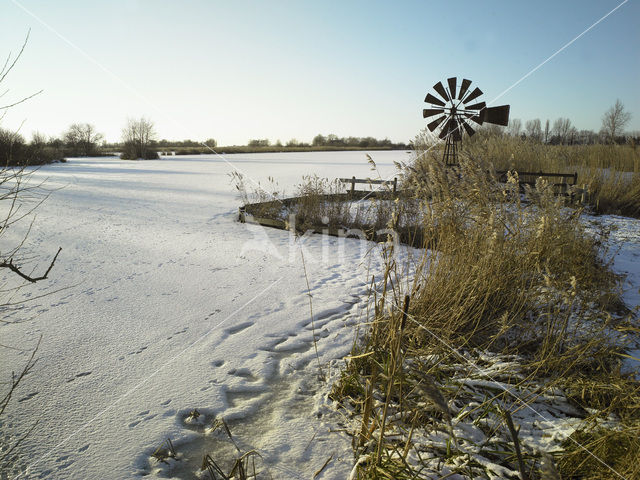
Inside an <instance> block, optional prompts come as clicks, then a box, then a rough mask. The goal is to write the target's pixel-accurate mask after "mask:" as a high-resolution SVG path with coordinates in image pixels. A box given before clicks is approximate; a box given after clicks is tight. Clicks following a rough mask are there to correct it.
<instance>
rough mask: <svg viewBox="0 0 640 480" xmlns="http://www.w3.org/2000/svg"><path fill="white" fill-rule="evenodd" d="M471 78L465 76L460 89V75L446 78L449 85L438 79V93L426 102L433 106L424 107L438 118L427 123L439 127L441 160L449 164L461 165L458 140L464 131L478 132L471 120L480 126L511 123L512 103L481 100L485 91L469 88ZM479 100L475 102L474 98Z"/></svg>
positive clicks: (426, 115)
mask: <svg viewBox="0 0 640 480" xmlns="http://www.w3.org/2000/svg"><path fill="white" fill-rule="evenodd" d="M471 83H472V82H471V80H467V79H466V78H464V79H463V80H462V82H461V84H460V89H459V90H458V88H457V87H458V85H457V84H458V81H457V77H451V78H448V79H447V86H446V87H445V86H444V85H443V84H442V82H438V83H436V84H435V85H434V86H433V89H434V91H435V93H437V94H438V96H436V95H433V94H431V93H427V96H426V97H425V99H424V101H425V103H429V104H431V108H425V109H424V110H422V117H423V118H429V117H433V116H436V115H439V116H438V118H436V119H435V120H433V121H431V122H430V123H429V124H427V128H428V129H429V131H431V132H433V131H434V130H436V129H437V128H440V134H439V135H438V137H439V138H441V139H445V147H444V153H443V155H442V160H443V161H444V163H445V164H446V165H449V166H451V165H457V164H458V143H460V142H462V135H463V132H466V133H467V135H469V136H472V135H473V134H474V133H476V132H475V130H474V129H473V127H472V126H471V125H470V122H469V121H472V122H474V123H476V124H478V125H483V124H485V123H491V124H494V125H503V126H507V125H508V124H509V105H501V106H498V107H487V104H486V103H485V102H480V101H478V100H477V99H478V97H480V96H481V95H482V90H480V89H479V88H478V87H476V88H474V89H473V90H470V87H471ZM474 100H476V101H475V102H474V103H473V104H471V102H472V101H474Z"/></svg>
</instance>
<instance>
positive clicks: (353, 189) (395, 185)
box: [338, 177, 398, 195]
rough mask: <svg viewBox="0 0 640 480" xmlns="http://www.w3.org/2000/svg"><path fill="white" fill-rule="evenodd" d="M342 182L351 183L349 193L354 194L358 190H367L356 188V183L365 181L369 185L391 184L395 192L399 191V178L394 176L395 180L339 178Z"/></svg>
mask: <svg viewBox="0 0 640 480" xmlns="http://www.w3.org/2000/svg"><path fill="white" fill-rule="evenodd" d="M338 180H339V181H340V182H342V183H347V184H351V188H350V189H349V193H350V194H351V195H354V194H355V193H356V192H363V191H366V190H356V184H360V183H364V184H367V185H383V186H391V187H392V190H393V193H394V194H395V193H396V192H397V191H398V179H397V178H394V179H393V180H371V179H370V178H356V177H351V178H339V179H338Z"/></svg>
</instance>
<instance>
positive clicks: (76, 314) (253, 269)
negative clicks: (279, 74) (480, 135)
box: [0, 152, 408, 479]
mask: <svg viewBox="0 0 640 480" xmlns="http://www.w3.org/2000/svg"><path fill="white" fill-rule="evenodd" d="M372 157H373V158H374V160H375V161H376V162H377V164H378V168H379V170H380V172H381V173H382V174H383V175H392V174H393V172H394V166H393V161H394V160H406V157H408V155H407V154H406V153H405V152H373V153H372ZM225 158H226V159H227V161H228V162H229V163H226V162H225V161H224V160H223V159H222V158H220V157H216V156H195V157H167V158H163V159H161V160H158V161H145V162H131V161H122V160H119V159H116V158H83V159H70V160H69V162H68V163H66V164H54V165H48V166H45V167H43V168H41V169H40V170H39V171H38V172H37V173H35V174H34V178H33V179H32V181H38V180H42V179H45V178H46V179H47V180H46V186H47V188H49V189H56V188H59V187H63V188H61V189H58V190H55V191H53V192H52V193H51V195H50V197H49V198H48V199H47V201H46V202H45V203H44V204H43V205H41V206H40V207H39V208H38V210H37V218H36V220H35V223H34V225H33V228H32V230H31V232H30V234H29V238H28V241H27V244H26V245H25V248H24V252H29V253H31V252H32V253H34V254H37V255H40V261H39V265H38V268H37V269H36V273H38V272H40V270H43V269H44V268H46V266H47V264H48V261H50V258H51V256H52V255H53V254H54V253H55V252H56V250H57V248H58V246H61V247H62V249H63V250H62V252H61V253H60V256H59V257H58V260H57V262H56V264H55V267H54V269H53V270H52V272H51V274H50V279H49V280H46V281H43V282H40V283H37V284H35V285H28V286H26V287H24V288H23V289H21V290H20V292H19V293H18V294H17V295H14V297H13V299H12V300H13V301H14V302H18V301H21V300H24V299H28V298H31V299H32V300H31V301H29V302H27V303H25V304H23V305H21V306H22V308H20V309H18V310H15V311H13V312H4V317H5V318H10V319H12V320H17V319H27V320H26V321H23V322H21V323H18V324H8V325H2V326H1V327H0V332H1V333H0V336H1V341H0V343H1V344H3V345H9V346H13V347H18V348H22V349H24V351H23V352H19V351H16V350H7V349H4V348H3V349H0V355H1V356H2V359H1V361H0V375H1V378H2V380H3V381H5V380H6V379H8V378H10V375H11V372H12V371H14V370H18V369H19V368H20V367H21V366H22V365H23V364H24V362H26V360H27V358H28V355H29V349H30V348H32V347H34V346H35V345H36V343H37V340H38V338H40V336H42V341H41V344H40V348H39V351H38V358H39V360H38V363H37V365H36V367H35V369H34V370H33V372H32V373H31V374H30V375H29V376H28V377H26V378H25V380H24V382H23V384H22V385H20V387H19V389H18V391H17V392H16V395H15V397H14V399H13V401H12V403H11V405H10V407H9V408H8V409H7V411H6V412H5V414H4V415H3V416H2V419H1V420H0V421H1V422H2V425H1V429H2V438H1V439H0V440H1V441H2V443H6V442H8V441H10V440H11V438H13V439H16V438H17V436H19V434H20V433H23V432H25V431H26V429H28V428H30V427H31V426H32V425H33V423H34V422H36V421H37V422H38V425H37V426H36V427H35V429H34V430H33V432H32V433H31V434H30V435H29V437H28V438H27V439H26V440H25V441H24V442H23V444H22V445H21V447H20V449H21V451H23V452H24V455H23V456H22V457H21V459H20V462H19V466H20V468H21V470H22V471H26V472H27V473H26V474H25V475H23V476H20V478H78V479H81V478H82V479H84V478H113V479H119V478H131V477H135V476H137V475H142V474H145V473H149V472H152V470H154V469H155V468H156V467H162V468H166V465H164V464H163V463H159V464H156V462H155V460H151V461H150V455H151V454H152V453H153V451H154V450H155V449H156V448H157V447H159V446H160V444H161V443H162V442H163V441H165V439H166V438H171V440H172V442H173V443H174V445H175V446H176V450H177V451H178V453H179V454H180V455H182V456H183V457H191V460H189V459H188V458H183V461H182V462H181V464H182V465H184V464H187V463H189V462H191V463H189V465H191V466H194V465H195V466H196V467H194V469H195V468H197V466H199V465H200V464H201V462H202V458H203V454H204V453H215V452H213V451H211V448H212V446H211V445H209V444H207V443H206V441H208V440H207V439H206V438H205V437H206V436H205V435H203V433H202V430H203V429H204V427H201V426H198V425H192V424H189V423H188V422H185V418H186V417H187V415H188V413H189V411H191V410H193V409H194V408H196V409H198V411H199V412H200V413H202V414H203V415H204V417H200V419H199V422H202V421H203V418H204V421H205V423H207V424H208V423H209V422H210V421H212V420H213V417H214V416H216V415H219V416H223V417H224V418H226V419H227V420H229V421H231V422H232V423H231V425H230V426H231V429H232V433H235V438H236V441H238V443H240V444H241V446H242V447H243V448H245V449H250V448H255V449H256V450H258V451H259V452H260V453H261V454H262V455H263V457H264V458H265V461H266V462H267V463H268V464H269V465H272V467H271V469H272V471H273V474H274V475H273V476H274V478H309V477H310V475H312V474H313V472H315V471H316V470H318V469H320V467H322V465H323V464H324V463H325V461H326V460H327V459H328V457H329V456H330V455H333V459H332V461H331V462H330V464H329V465H328V466H327V468H326V469H325V470H324V472H323V473H324V475H326V476H325V477H324V478H340V477H343V476H344V473H345V472H347V471H348V469H349V468H350V464H351V463H352V454H351V449H350V443H349V439H348V438H347V437H346V436H345V435H344V434H340V433H329V431H328V426H327V424H323V422H322V420H323V419H324V418H325V417H323V418H322V419H320V420H319V419H318V415H319V414H322V412H323V411H324V410H326V409H325V408H324V407H323V406H322V405H321V402H323V400H321V398H322V396H321V395H320V394H317V393H316V392H317V391H318V390H319V389H320V388H322V383H321V382H319V381H317V380H316V379H317V373H318V367H317V360H316V358H315V349H314V348H313V342H312V339H313V330H312V327H311V323H310V322H311V319H310V311H309V295H308V292H307V286H306V285H307V284H306V280H305V275H304V270H303V264H302V262H301V253H300V252H301V247H302V248H303V249H304V259H305V263H306V268H307V274H308V280H309V285H310V293H311V295H312V302H313V303H312V305H313V311H314V318H315V333H316V336H317V338H318V343H317V347H318V351H319V355H320V360H321V362H326V361H328V360H329V359H331V358H339V357H341V356H343V355H344V354H346V353H347V352H348V350H349V347H350V342H351V341H352V339H353V332H354V329H353V328H349V327H346V328H344V327H345V326H347V325H352V324H353V323H354V322H356V320H357V317H358V315H359V312H358V302H359V301H360V299H361V298H360V297H361V296H362V295H363V294H364V292H365V291H366V288H365V285H366V284H367V280H368V279H369V280H370V277H369V274H368V273H367V269H368V268H370V265H369V260H366V261H365V262H363V261H362V260H363V259H362V257H363V253H364V252H365V250H366V249H367V248H369V247H370V245H366V244H365V243H362V242H359V241H358V240H355V239H341V242H342V243H341V244H339V243H338V239H330V238H322V237H321V236H317V235H315V236H307V237H303V239H302V240H301V241H300V240H299V241H297V242H296V241H295V240H294V239H293V237H290V236H289V234H288V233H287V232H283V231H278V230H268V229H267V230H265V229H262V228H260V227H257V226H255V225H249V224H240V223H238V222H237V221H236V218H237V211H238V206H239V201H238V199H237V192H236V190H235V189H234V187H233V186H232V185H231V183H230V178H229V175H228V174H229V172H231V171H232V169H233V167H232V166H231V165H230V164H233V166H235V167H236V168H237V169H239V170H240V171H241V172H243V173H244V174H245V176H246V177H247V178H249V179H253V180H255V181H261V182H265V181H266V179H267V177H268V176H272V177H274V178H275V179H277V180H278V182H279V184H280V186H281V187H286V190H285V192H288V193H289V194H292V193H293V190H294V188H293V186H294V185H295V184H297V183H299V182H300V181H301V177H302V175H306V174H310V173H317V174H318V175H320V176H325V177H328V178H335V177H338V176H352V175H355V176H357V177H369V176H373V175H374V172H371V170H370V166H369V164H368V163H367V159H366V156H365V153H364V152H344V153H336V152H334V153H288V154H252V155H228V156H225ZM22 223H23V224H22V225H21V226H16V227H14V228H12V229H10V230H8V231H7V236H6V237H5V238H3V239H2V241H3V242H4V243H3V251H5V250H4V249H5V248H6V246H7V244H9V243H11V241H17V240H18V239H19V238H20V237H21V235H22V233H23V232H24V230H25V229H26V228H27V227H28V225H29V222H28V221H26V222H22ZM372 268H374V269H375V266H374V267H372ZM3 273H4V272H3ZM4 278H5V280H6V281H7V282H8V284H6V285H5V288H6V287H7V286H9V285H11V284H13V283H15V279H14V278H13V277H12V276H11V275H10V274H8V273H5V274H4ZM46 292H51V293H50V294H49V295H47V296H44V297H41V298H36V297H38V296H40V295H42V294H43V293H46ZM296 372H298V373H296ZM300 372H301V373H300ZM327 373H328V372H327V367H325V374H327ZM314 395H315V396H316V397H317V398H316V399H315V400H314ZM300 399H307V400H306V401H300ZM307 408H308V409H309V410H308V411H307V410H305V409H307ZM312 410H313V411H312ZM327 412H329V411H328V410H327ZM312 414H313V415H314V416H313V418H312V417H311V415H312ZM234 419H236V420H234ZM242 419H244V421H243V420H242ZM334 421H335V419H333V420H332V421H331V422H332V423H333V422H334ZM243 429H244V430H243ZM312 439H313V440H312ZM205 440H206V441H205ZM278 471H281V473H279V474H278V473H276V472H278ZM282 472H284V473H282ZM15 473H18V472H15ZM160 473H161V474H165V473H167V472H166V471H165V472H160ZM192 475H193V470H191V472H189V474H185V475H184V477H186V478H191V476H192ZM9 478H13V476H9Z"/></svg>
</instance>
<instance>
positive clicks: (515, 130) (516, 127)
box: [508, 118, 522, 137]
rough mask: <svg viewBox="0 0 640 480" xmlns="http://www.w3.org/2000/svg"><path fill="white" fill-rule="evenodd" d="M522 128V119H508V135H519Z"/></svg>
mask: <svg viewBox="0 0 640 480" xmlns="http://www.w3.org/2000/svg"><path fill="white" fill-rule="evenodd" d="M521 130H522V120H520V119H519V118H513V119H511V120H509V130H508V131H509V135H511V136H512V137H518V136H520V131H521Z"/></svg>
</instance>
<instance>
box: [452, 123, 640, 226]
mask: <svg viewBox="0 0 640 480" xmlns="http://www.w3.org/2000/svg"><path fill="white" fill-rule="evenodd" d="M462 155H463V156H467V157H469V158H472V159H474V161H475V162H476V163H478V164H479V165H481V166H484V167H486V168H490V167H493V168H495V169H496V170H508V169H515V170H519V171H529V172H531V171H533V172H537V171H543V172H555V173H572V172H577V173H578V185H579V186H580V187H584V188H586V189H587V190H588V192H589V194H590V202H591V203H592V204H593V206H594V207H595V209H596V212H598V213H614V214H621V215H628V216H634V217H640V150H638V148H637V147H635V146H631V145H603V144H596V145H548V144H543V143H540V142H536V141H532V140H527V139H522V138H520V137H511V136H507V135H499V134H496V133H493V134H492V133H489V132H484V131H480V132H479V133H478V134H477V135H474V136H473V137H471V138H470V139H465V142H464V143H463V145H462Z"/></svg>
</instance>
